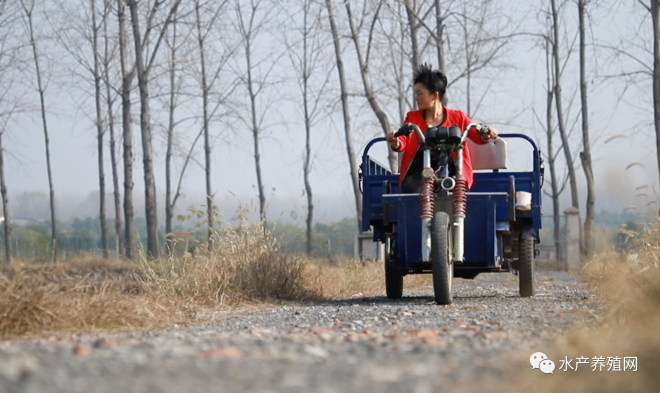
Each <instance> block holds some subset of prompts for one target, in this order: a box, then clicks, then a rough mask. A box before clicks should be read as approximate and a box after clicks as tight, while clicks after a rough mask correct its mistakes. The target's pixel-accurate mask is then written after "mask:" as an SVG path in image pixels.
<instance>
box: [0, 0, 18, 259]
mask: <svg viewBox="0 0 660 393" xmlns="http://www.w3.org/2000/svg"><path fill="white" fill-rule="evenodd" d="M6 8H7V1H6V0H0V36H1V37H2V40H0V69H1V70H3V71H2V72H0V87H1V89H0V108H1V109H0V197H1V198H2V226H3V229H4V232H5V234H4V235H5V236H4V248H5V256H4V261H5V264H7V265H9V264H11V260H12V223H11V217H12V216H11V213H10V211H11V210H10V208H9V192H8V190H7V181H6V177H5V148H4V146H3V143H2V139H3V136H4V135H5V131H6V130H7V124H8V123H9V119H10V117H11V115H12V114H13V113H14V112H15V110H16V105H17V103H16V100H14V99H10V98H9V97H8V92H9V91H11V85H12V80H11V79H5V78H4V76H5V75H6V72H5V71H4V70H7V69H9V68H10V67H11V66H12V65H13V64H14V63H15V52H16V49H15V48H13V47H11V46H10V45H9V44H8V42H9V40H8V39H7V36H8V35H9V33H10V31H11V30H12V26H13V23H11V21H13V20H14V18H13V15H12V16H10V15H8V13H7V10H6Z"/></svg>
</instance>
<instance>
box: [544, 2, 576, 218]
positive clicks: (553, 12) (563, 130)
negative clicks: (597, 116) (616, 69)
mask: <svg viewBox="0 0 660 393" xmlns="http://www.w3.org/2000/svg"><path fill="white" fill-rule="evenodd" d="M550 4H551V8H550V16H551V18H552V61H553V80H554V89H553V90H554V92H553V94H554V97H555V111H556V115H557V127H558V128H559V135H560V137H561V141H562V149H563V151H564V157H565V158H566V167H567V168H568V177H569V184H570V192H571V204H572V206H574V207H576V208H578V209H579V207H580V203H579V197H578V190H577V178H576V176H575V165H574V162H573V155H572V154H571V143H570V140H569V139H568V131H567V127H566V120H565V119H564V106H563V104H562V84H561V75H562V68H561V58H560V54H559V45H560V42H559V11H558V8H557V4H556V0H551V1H550Z"/></svg>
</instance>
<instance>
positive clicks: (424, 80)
mask: <svg viewBox="0 0 660 393" xmlns="http://www.w3.org/2000/svg"><path fill="white" fill-rule="evenodd" d="M413 83H414V84H418V83H421V84H422V85H424V87H426V88H427V89H428V90H429V91H430V92H431V93H436V92H437V93H440V99H442V98H443V97H444V96H445V91H447V77H446V76H445V74H443V73H442V72H440V71H437V70H436V71H433V69H432V68H431V65H430V64H427V63H423V64H421V65H420V66H419V67H418V68H417V70H415V73H414V74H413Z"/></svg>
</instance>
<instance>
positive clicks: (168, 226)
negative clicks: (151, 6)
mask: <svg viewBox="0 0 660 393" xmlns="http://www.w3.org/2000/svg"><path fill="white" fill-rule="evenodd" d="M176 28H177V24H176V21H175V22H173V23H172V43H171V45H170V64H169V77H170V86H169V87H170V92H169V93H170V97H169V108H168V111H167V113H168V120H167V142H166V143H167V147H166V149H165V241H166V244H167V252H168V253H171V252H172V251H173V248H172V247H171V245H170V242H172V241H174V240H175V239H174V237H173V234H172V231H173V227H172V225H173V223H172V221H173V219H174V202H173V197H172V156H173V152H172V151H173V144H174V112H175V110H176V60H177V57H176V55H177V46H176V45H177V44H176V42H177V41H176V40H177V31H176Z"/></svg>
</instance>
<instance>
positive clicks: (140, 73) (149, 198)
mask: <svg viewBox="0 0 660 393" xmlns="http://www.w3.org/2000/svg"><path fill="white" fill-rule="evenodd" d="M128 8H129V10H130V12H131V25H132V27H133V42H134V44H135V68H136V71H137V80H138V90H139V92H140V136H141V139H142V169H143V173H144V207H145V218H146V221H147V250H146V251H147V255H148V256H149V257H152V258H157V257H158V256H159V254H160V252H159V249H158V214H157V213H158V209H157V206H156V181H155V176H154V158H153V157H154V153H153V144H152V133H151V114H150V111H149V79H148V77H149V75H148V70H147V69H146V67H145V64H144V59H143V52H142V33H141V31H140V15H139V14H138V9H137V1H136V0H129V1H128Z"/></svg>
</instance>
